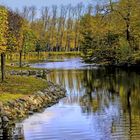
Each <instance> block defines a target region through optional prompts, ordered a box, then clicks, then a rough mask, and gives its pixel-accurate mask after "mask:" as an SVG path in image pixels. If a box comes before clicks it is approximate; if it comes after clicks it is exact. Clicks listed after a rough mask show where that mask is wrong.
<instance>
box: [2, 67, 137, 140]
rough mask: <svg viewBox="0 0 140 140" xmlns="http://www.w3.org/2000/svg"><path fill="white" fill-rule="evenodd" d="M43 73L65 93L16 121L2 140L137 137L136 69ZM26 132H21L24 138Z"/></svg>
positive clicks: (124, 139)
mask: <svg viewBox="0 0 140 140" xmlns="http://www.w3.org/2000/svg"><path fill="white" fill-rule="evenodd" d="M47 79H48V80H50V81H52V82H55V83H58V84H61V85H63V86H64V87H65V88H66V89H67V97H66V98H64V99H62V100H61V101H60V102H59V104H57V105H55V106H53V107H50V108H47V109H46V110H45V111H44V112H42V113H36V114H34V115H33V116H30V117H29V118H28V119H26V120H24V121H23V122H22V123H17V124H16V126H11V127H6V126H3V125H1V128H0V139H4V140H17V139H21V140H22V139H25V140H71V139H72V140H139V138H140V75H139V74H138V73H136V72H132V71H129V70H128V71H126V70H121V69H112V68H109V69H107V68H106V69H105V68H100V69H99V68H98V69H94V68H93V69H78V70H53V71H52V73H51V74H49V75H47ZM23 137H24V138H23Z"/></svg>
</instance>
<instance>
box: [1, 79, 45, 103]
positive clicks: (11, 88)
mask: <svg viewBox="0 0 140 140" xmlns="http://www.w3.org/2000/svg"><path fill="white" fill-rule="evenodd" d="M45 88H47V83H46V81H44V80H42V79H37V78H35V77H26V76H8V77H7V78H6V82H4V83H0V93H1V94H0V101H2V102H6V101H9V100H13V99H17V98H20V97H22V96H25V95H29V94H33V93H34V92H36V91H39V90H43V89H45Z"/></svg>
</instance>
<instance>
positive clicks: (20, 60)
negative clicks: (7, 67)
mask: <svg viewBox="0 0 140 140" xmlns="http://www.w3.org/2000/svg"><path fill="white" fill-rule="evenodd" d="M19 67H20V68H21V67H22V51H20V52H19Z"/></svg>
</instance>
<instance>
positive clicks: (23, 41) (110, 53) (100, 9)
mask: <svg viewBox="0 0 140 140" xmlns="http://www.w3.org/2000/svg"><path fill="white" fill-rule="evenodd" d="M139 11H140V1H139V0H119V1H115V2H114V1H112V0H106V2H104V3H102V4H97V5H96V6H93V4H89V5H87V6H85V5H83V4H82V3H79V4H78V5H76V6H72V5H66V6H64V5H62V6H61V7H58V6H56V5H53V6H52V7H47V6H46V7H42V9H40V10H39V12H40V13H38V9H37V8H36V7H34V6H31V7H27V6H25V7H23V9H22V10H18V9H17V10H15V11H13V10H10V9H9V8H6V7H4V6H0V53H1V73H2V81H3V80H4V77H5V76H4V73H5V70H4V67H5V58H9V59H10V60H12V55H13V54H14V53H18V54H19V66H20V67H22V56H23V55H24V58H26V55H27V54H28V53H34V52H37V53H38V55H39V53H40V52H50V51H56V52H69V51H80V52H82V53H81V56H82V57H83V59H84V60H85V61H86V62H92V63H93V62H94V63H100V64H104V65H105V64H106V65H136V64H137V65H138V64H139V63H140V12H139ZM6 56H7V57H6Z"/></svg>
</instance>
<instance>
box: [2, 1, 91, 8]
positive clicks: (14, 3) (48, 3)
mask: <svg viewBox="0 0 140 140" xmlns="http://www.w3.org/2000/svg"><path fill="white" fill-rule="evenodd" d="M91 1H92V0H0V4H2V5H6V6H8V7H10V8H12V9H15V8H19V9H21V8H22V7H23V6H25V5H26V6H32V5H34V6H36V7H37V8H38V9H39V8H41V7H43V6H51V5H54V4H55V5H58V6H60V5H61V4H63V5H67V4H70V3H71V4H72V5H76V4H77V3H80V2H83V3H86V4H88V3H91Z"/></svg>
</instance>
